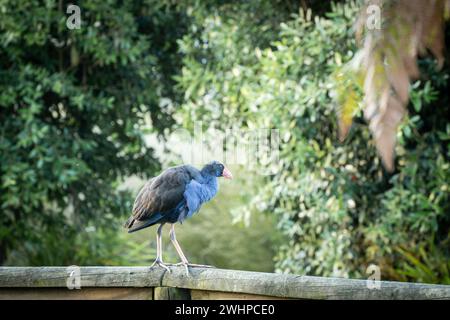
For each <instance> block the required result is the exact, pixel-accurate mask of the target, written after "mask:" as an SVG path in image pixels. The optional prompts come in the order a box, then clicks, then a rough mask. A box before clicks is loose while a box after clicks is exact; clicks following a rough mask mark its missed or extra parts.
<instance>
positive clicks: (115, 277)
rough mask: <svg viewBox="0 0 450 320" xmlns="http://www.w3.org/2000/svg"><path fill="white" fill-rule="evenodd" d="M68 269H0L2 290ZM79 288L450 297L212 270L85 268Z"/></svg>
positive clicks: (52, 280) (434, 289)
mask: <svg viewBox="0 0 450 320" xmlns="http://www.w3.org/2000/svg"><path fill="white" fill-rule="evenodd" d="M69 274H70V272H69V271H68V269H67V268H65V267H36V268H34V267H0V288H27V287H29V288H39V287H41V288H45V287H66V283H67V279H68V276H69ZM80 279H81V283H80V284H81V287H82V288H85V287H112V288H114V287H171V288H184V289H192V290H202V291H216V292H234V293H241V294H252V295H261V296H268V297H280V298H297V299H450V286H446V285H430V284H418V283H401V282H389V281H381V283H380V286H381V288H380V289H379V290H377V289H369V288H368V287H367V284H366V281H365V280H354V279H342V278H322V277H312V276H298V275H287V274H273V273H261V272H249V271H237V270H223V269H214V268H191V272H190V275H189V276H187V275H186V273H185V270H184V268H183V267H171V272H170V273H169V272H166V271H165V270H164V269H162V268H158V267H157V268H152V269H150V268H149V267H81V269H80Z"/></svg>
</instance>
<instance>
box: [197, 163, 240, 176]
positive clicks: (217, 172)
mask: <svg viewBox="0 0 450 320" xmlns="http://www.w3.org/2000/svg"><path fill="white" fill-rule="evenodd" d="M202 172H204V173H206V174H209V175H212V176H215V177H224V178H227V179H232V178H233V175H232V174H231V172H230V170H228V169H227V168H226V167H225V166H224V165H223V164H222V163H220V162H219V161H215V160H214V161H211V162H210V163H208V164H207V165H205V166H204V167H203V169H202Z"/></svg>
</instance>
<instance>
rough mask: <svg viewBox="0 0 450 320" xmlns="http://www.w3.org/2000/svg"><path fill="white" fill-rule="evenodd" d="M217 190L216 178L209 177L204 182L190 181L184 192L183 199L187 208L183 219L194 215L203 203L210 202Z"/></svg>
mask: <svg viewBox="0 0 450 320" xmlns="http://www.w3.org/2000/svg"><path fill="white" fill-rule="evenodd" d="M202 182H204V183H202ZM218 190H219V185H218V183H217V178H216V177H211V178H210V179H207V180H206V181H200V182H199V181H197V180H192V181H191V182H189V183H188V184H187V186H186V190H185V191H184V198H185V199H186V204H187V207H188V212H187V214H186V217H185V218H189V217H191V216H192V215H193V214H194V213H196V212H197V211H198V210H199V209H200V207H201V205H202V204H203V203H205V202H207V201H209V200H211V199H212V198H213V197H214V196H215V195H216V194H217V191H218Z"/></svg>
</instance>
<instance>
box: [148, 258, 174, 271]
mask: <svg viewBox="0 0 450 320" xmlns="http://www.w3.org/2000/svg"><path fill="white" fill-rule="evenodd" d="M155 265H158V266H160V267H161V268H164V269H166V270H167V272H169V273H170V269H169V267H168V265H167V264H165V263H164V262H162V261H161V260H158V259H156V260H155V261H154V262H153V263H152V265H151V266H150V268H153V267H154V266H155Z"/></svg>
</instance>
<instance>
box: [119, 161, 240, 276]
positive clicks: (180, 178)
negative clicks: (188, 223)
mask: <svg viewBox="0 0 450 320" xmlns="http://www.w3.org/2000/svg"><path fill="white" fill-rule="evenodd" d="M218 177H224V178H227V179H232V178H233V176H232V174H231V172H230V171H229V170H228V169H227V168H226V167H225V166H224V165H223V164H222V163H220V162H218V161H212V162H210V163H208V164H207V165H205V166H204V167H203V168H202V169H201V170H198V169H196V168H195V167H193V166H191V165H181V166H176V167H172V168H169V169H167V170H165V171H164V172H162V173H161V174H160V175H159V176H157V177H154V178H152V179H150V180H149V181H148V182H147V183H146V184H145V185H144V186H143V187H142V189H141V191H139V193H138V195H137V197H136V200H135V201H134V206H133V212H132V215H131V217H130V218H129V219H128V221H127V222H126V223H125V228H127V229H128V232H129V233H131V232H135V231H138V230H141V229H143V228H147V227H150V226H153V225H155V224H159V227H158V231H157V233H156V259H155V262H153V264H152V267H153V266H154V265H159V266H160V267H163V268H165V269H166V270H167V271H169V272H170V269H169V268H168V267H167V265H168V264H165V263H164V262H163V260H162V240H161V232H162V228H163V226H164V224H166V223H169V224H171V227H170V233H169V234H170V240H171V241H172V244H173V245H174V247H175V249H176V250H177V253H178V255H179V256H180V258H181V262H180V263H179V264H177V265H184V266H185V268H186V272H187V273H188V274H189V269H188V267H189V266H203V265H196V264H191V263H189V262H188V260H187V259H186V256H185V255H184V253H183V251H182V250H181V247H180V245H179V244H178V242H177V239H176V236H175V229H174V226H175V223H176V222H180V223H182V222H183V221H184V220H185V219H187V218H189V217H191V216H192V215H193V214H194V213H196V212H197V211H199V209H200V207H201V205H202V204H203V203H205V202H207V201H209V200H211V199H212V198H213V197H214V196H215V195H216V194H217V191H218V189H219V184H218V181H217V180H218V179H217V178H218ZM203 267H205V266H203Z"/></svg>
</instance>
